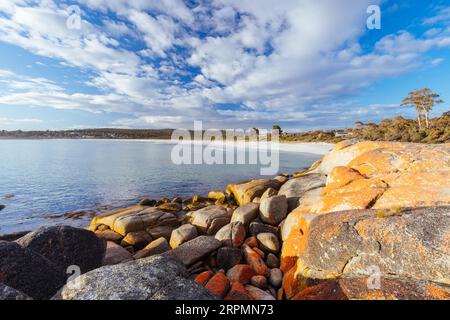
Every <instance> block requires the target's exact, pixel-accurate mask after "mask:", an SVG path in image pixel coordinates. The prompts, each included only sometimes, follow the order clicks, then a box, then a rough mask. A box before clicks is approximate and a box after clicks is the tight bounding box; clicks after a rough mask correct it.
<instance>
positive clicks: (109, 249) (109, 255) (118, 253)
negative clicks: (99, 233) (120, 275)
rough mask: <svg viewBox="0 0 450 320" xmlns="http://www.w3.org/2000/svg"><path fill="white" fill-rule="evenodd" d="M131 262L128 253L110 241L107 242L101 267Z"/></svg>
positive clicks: (131, 257) (131, 258) (130, 256)
mask: <svg viewBox="0 0 450 320" xmlns="http://www.w3.org/2000/svg"><path fill="white" fill-rule="evenodd" d="M131 260H133V256H132V255H131V253H130V252H129V251H127V250H126V249H124V248H123V247H121V246H119V245H118V244H116V243H114V242H112V241H108V242H107V244H106V253H105V257H104V258H103V263H102V265H104V266H106V265H113V264H118V263H123V262H128V261H131Z"/></svg>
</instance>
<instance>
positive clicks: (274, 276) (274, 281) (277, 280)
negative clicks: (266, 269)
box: [269, 268, 283, 288]
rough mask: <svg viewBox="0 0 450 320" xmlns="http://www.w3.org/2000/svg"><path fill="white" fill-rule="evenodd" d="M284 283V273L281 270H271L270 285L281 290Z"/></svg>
mask: <svg viewBox="0 0 450 320" xmlns="http://www.w3.org/2000/svg"><path fill="white" fill-rule="evenodd" d="M282 281H283V273H282V272H281V270H280V269H278V268H274V269H270V276H269V282H270V285H271V286H273V287H274V288H279V287H281V283H282Z"/></svg>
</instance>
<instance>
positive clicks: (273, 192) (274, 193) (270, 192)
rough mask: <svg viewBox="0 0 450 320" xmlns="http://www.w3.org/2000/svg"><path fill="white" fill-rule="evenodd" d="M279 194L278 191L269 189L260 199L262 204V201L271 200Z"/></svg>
mask: <svg viewBox="0 0 450 320" xmlns="http://www.w3.org/2000/svg"><path fill="white" fill-rule="evenodd" d="M277 194H278V191H277V190H275V189H273V188H269V189H267V190H266V191H264V193H263V194H262V196H261V198H260V202H261V200H262V199H266V198H270V197H273V196H276V195H277Z"/></svg>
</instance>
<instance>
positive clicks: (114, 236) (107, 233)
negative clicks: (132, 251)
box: [95, 230, 123, 243]
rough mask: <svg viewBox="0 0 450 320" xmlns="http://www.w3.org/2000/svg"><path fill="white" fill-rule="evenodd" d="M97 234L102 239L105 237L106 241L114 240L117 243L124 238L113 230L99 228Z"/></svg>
mask: <svg viewBox="0 0 450 320" xmlns="http://www.w3.org/2000/svg"><path fill="white" fill-rule="evenodd" d="M95 235H96V236H97V237H99V238H101V239H104V240H105V241H113V242H117V243H119V242H120V241H122V239H123V237H122V235H120V234H118V233H117V232H114V231H112V230H104V231H100V230H97V231H95Z"/></svg>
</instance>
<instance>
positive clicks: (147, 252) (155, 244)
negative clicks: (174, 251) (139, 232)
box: [133, 238, 170, 259]
mask: <svg viewBox="0 0 450 320" xmlns="http://www.w3.org/2000/svg"><path fill="white" fill-rule="evenodd" d="M169 250H170V247H169V243H168V242H167V240H166V239H165V238H159V239H156V240H153V241H152V242H150V243H149V244H148V245H147V246H146V247H145V248H144V249H142V250H139V251H138V252H136V254H135V255H134V256H133V258H134V259H142V258H147V257H150V256H154V255H157V254H161V253H164V252H166V251H169Z"/></svg>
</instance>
